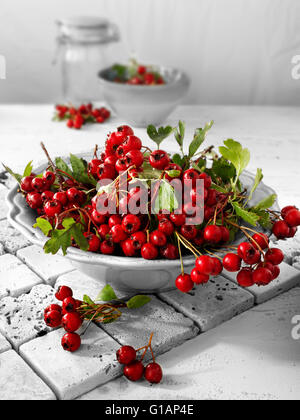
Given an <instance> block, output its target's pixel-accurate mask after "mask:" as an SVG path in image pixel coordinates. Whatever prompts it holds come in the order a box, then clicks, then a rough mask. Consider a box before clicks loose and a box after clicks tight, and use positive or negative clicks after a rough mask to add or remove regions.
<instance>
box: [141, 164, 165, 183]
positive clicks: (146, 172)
mask: <svg viewBox="0 0 300 420" xmlns="http://www.w3.org/2000/svg"><path fill="white" fill-rule="evenodd" d="M142 169H143V172H141V173H139V178H140V179H159V178H160V177H161V174H162V171H159V170H158V169H154V168H153V167H152V166H151V165H150V163H149V162H147V161H145V162H144V163H143V166H142Z"/></svg>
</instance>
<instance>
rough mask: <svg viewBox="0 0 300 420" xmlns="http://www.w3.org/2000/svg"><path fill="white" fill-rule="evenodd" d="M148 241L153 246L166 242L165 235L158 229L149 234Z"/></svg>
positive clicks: (162, 244) (163, 244)
mask: <svg viewBox="0 0 300 420" xmlns="http://www.w3.org/2000/svg"><path fill="white" fill-rule="evenodd" d="M150 241H151V243H152V244H153V245H155V246H158V247H160V246H165V245H166V244H167V237H166V235H165V234H164V233H163V232H161V231H160V230H155V231H154V232H152V233H151V235H150Z"/></svg>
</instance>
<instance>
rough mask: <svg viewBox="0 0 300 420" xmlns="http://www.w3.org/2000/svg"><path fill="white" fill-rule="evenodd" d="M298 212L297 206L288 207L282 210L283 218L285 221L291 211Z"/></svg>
mask: <svg viewBox="0 0 300 420" xmlns="http://www.w3.org/2000/svg"><path fill="white" fill-rule="evenodd" d="M295 209H296V210H298V209H297V207H295V206H286V207H284V208H283V209H282V210H281V216H282V218H283V219H284V218H285V216H286V215H287V214H288V212H289V211H290V210H295Z"/></svg>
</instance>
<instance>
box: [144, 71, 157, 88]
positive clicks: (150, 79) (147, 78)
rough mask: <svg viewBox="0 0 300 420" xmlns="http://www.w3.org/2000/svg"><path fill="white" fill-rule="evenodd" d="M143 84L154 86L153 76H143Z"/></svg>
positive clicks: (149, 74)
mask: <svg viewBox="0 0 300 420" xmlns="http://www.w3.org/2000/svg"><path fill="white" fill-rule="evenodd" d="M144 79H145V84H146V85H154V84H155V76H154V74H152V73H147V74H145V76H144Z"/></svg>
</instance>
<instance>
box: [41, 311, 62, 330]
mask: <svg viewBox="0 0 300 420" xmlns="http://www.w3.org/2000/svg"><path fill="white" fill-rule="evenodd" d="M61 317H62V315H61V312H60V311H49V312H47V313H46V314H45V315H44V320H45V323H46V325H47V326H48V327H51V328H57V327H60V325H61Z"/></svg>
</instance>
